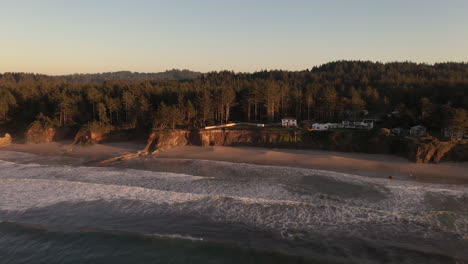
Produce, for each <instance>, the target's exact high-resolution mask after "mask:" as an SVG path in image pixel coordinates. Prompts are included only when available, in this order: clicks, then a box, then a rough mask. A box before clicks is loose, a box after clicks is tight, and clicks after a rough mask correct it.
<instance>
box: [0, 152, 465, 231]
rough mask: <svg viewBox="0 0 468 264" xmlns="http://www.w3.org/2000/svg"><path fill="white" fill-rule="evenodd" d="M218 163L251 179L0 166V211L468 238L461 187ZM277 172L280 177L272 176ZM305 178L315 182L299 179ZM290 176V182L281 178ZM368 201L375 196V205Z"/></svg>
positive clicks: (12, 165) (58, 167) (130, 171)
mask: <svg viewBox="0 0 468 264" xmlns="http://www.w3.org/2000/svg"><path fill="white" fill-rule="evenodd" d="M204 162H205V163H207V161H204ZM213 166H217V167H223V166H224V167H227V168H230V169H231V170H232V169H233V168H235V169H236V170H241V171H242V170H244V172H245V175H243V177H239V178H238V179H237V178H236V177H220V176H216V177H213V178H210V177H201V176H194V175H189V174H177V173H167V172H151V171H142V170H130V169H114V168H92V167H71V166H44V165H37V164H17V163H14V162H6V161H0V210H2V211H24V210H28V209H32V208H41V207H47V206H52V205H55V204H58V203H62V202H67V203H78V202H88V201H109V202H119V201H124V200H133V201H142V202H144V203H147V204H153V205H155V208H157V205H163V204H164V205H170V206H169V207H168V208H169V209H168V210H171V212H172V213H180V214H196V215H200V216H204V217H208V218H210V219H211V220H213V221H218V222H231V223H242V224H247V225H250V226H255V227H258V228H263V229H271V230H278V231H279V232H281V233H282V234H283V235H284V236H285V237H289V236H290V235H291V234H293V235H292V237H297V236H300V235H301V232H308V231H311V230H313V231H324V232H325V231H333V230H344V229H346V230H348V231H349V232H356V233H366V232H369V230H367V228H368V226H369V224H374V225H375V224H377V225H380V226H381V227H380V230H382V231H383V230H385V229H388V230H386V231H387V232H382V234H391V233H392V231H398V229H399V228H400V229H401V228H404V224H402V223H403V222H404V223H407V225H410V226H411V228H412V229H413V230H408V232H428V231H430V230H443V231H444V232H450V233H453V234H460V235H462V236H466V235H467V234H468V225H467V219H468V217H467V216H468V213H467V209H466V206H465V207H464V206H463V203H464V202H466V201H467V195H468V191H467V188H466V187H463V186H451V185H435V184H419V183H413V182H404V181H388V180H384V179H377V178H366V177H361V176H357V175H350V174H343V173H335V172H327V171H318V170H310V169H295V168H282V167H272V166H257V165H247V164H234V163H226V162H222V163H220V162H213V164H212V167H213ZM273 172H274V174H275V175H280V176H278V177H276V176H275V177H272V174H273ZM216 173H217V171H213V174H216ZM263 176H264V177H263ZM304 177H306V179H311V181H309V180H307V182H303V181H301V180H303V179H304ZM278 178H281V179H280V181H278ZM284 178H288V179H289V178H290V179H292V180H291V181H283V179H284ZM331 180H332V182H330V181H331ZM330 183H331V184H335V185H336V189H338V190H341V193H340V192H336V191H333V192H332V193H330V191H329V190H327V189H326V188H323V186H326V185H327V184H330ZM304 188H306V189H304ZM307 188H308V189H307ZM353 188H354V189H353ZM334 189H335V188H334ZM298 190H299V191H298ZM304 190H305V191H304ZM349 190H354V191H352V192H350V191H349ZM362 192H364V194H365V195H362ZM367 192H369V194H368V195H367V194H366V193H367ZM428 195H432V196H435V197H436V199H440V200H441V201H444V200H450V203H451V204H455V208H454V209H453V208H452V209H450V208H448V209H447V208H444V206H441V208H436V209H434V208H431V207H430V206H429V205H428V202H427V201H426V200H427V199H428V198H427V197H428ZM367 196H373V197H374V198H375V199H371V200H369V199H367ZM457 203H460V204H461V205H457ZM120 209H121V210H135V211H138V210H139V208H123V207H122V208H120ZM446 215H449V216H450V217H451V219H452V220H451V224H449V225H447V224H445V222H444V221H445V220H444V217H445V216H446ZM441 216H442V217H441ZM400 232H401V230H400Z"/></svg>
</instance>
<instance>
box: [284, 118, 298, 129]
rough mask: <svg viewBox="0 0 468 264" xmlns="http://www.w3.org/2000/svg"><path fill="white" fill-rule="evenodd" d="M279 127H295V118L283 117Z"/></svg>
mask: <svg viewBox="0 0 468 264" xmlns="http://www.w3.org/2000/svg"><path fill="white" fill-rule="evenodd" d="M281 126H283V127H297V118H294V117H283V118H281Z"/></svg>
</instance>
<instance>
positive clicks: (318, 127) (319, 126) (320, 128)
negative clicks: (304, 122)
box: [312, 123, 330, 131]
mask: <svg viewBox="0 0 468 264" xmlns="http://www.w3.org/2000/svg"><path fill="white" fill-rule="evenodd" d="M329 128H330V127H329V125H328V124H320V123H315V124H312V130H317V131H326V130H328V129H329Z"/></svg>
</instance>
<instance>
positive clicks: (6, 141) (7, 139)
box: [0, 133, 13, 147]
mask: <svg viewBox="0 0 468 264" xmlns="http://www.w3.org/2000/svg"><path fill="white" fill-rule="evenodd" d="M12 142H13V138H12V137H11V135H10V134H8V133H5V135H4V136H3V137H0V147H3V146H8V145H10V144H11V143H12Z"/></svg>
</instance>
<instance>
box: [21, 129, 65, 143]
mask: <svg viewBox="0 0 468 264" xmlns="http://www.w3.org/2000/svg"><path fill="white" fill-rule="evenodd" d="M70 133H71V129H70V128H37V127H31V128H29V129H28V131H26V135H25V136H26V143H27V144H39V143H50V142H54V141H58V140H62V139H64V138H66V137H67V136H68V135H69V134H70Z"/></svg>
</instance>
